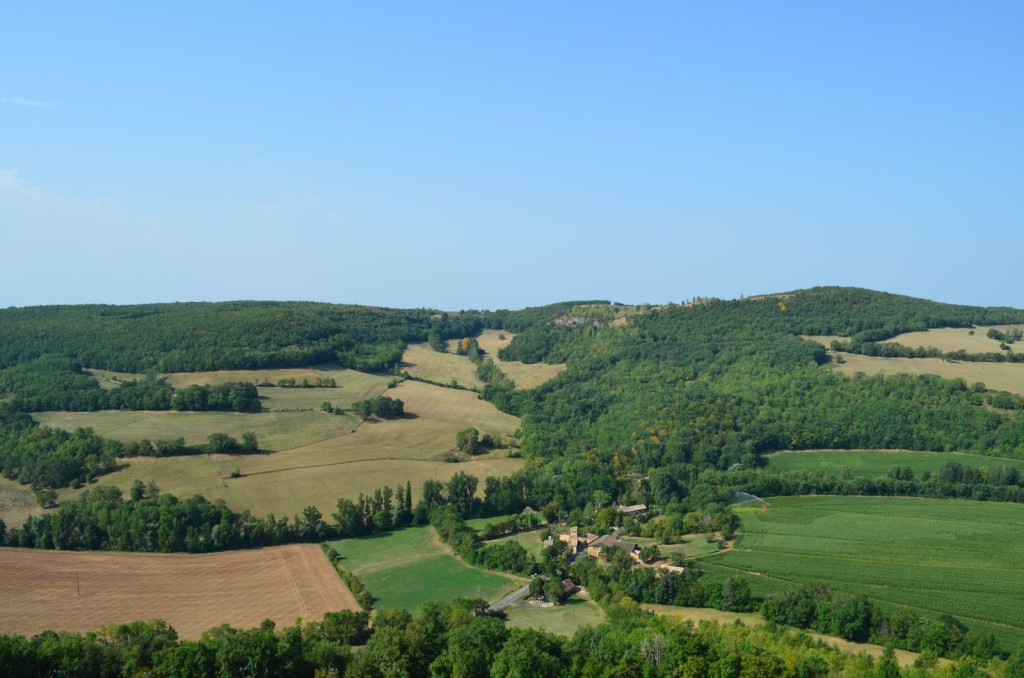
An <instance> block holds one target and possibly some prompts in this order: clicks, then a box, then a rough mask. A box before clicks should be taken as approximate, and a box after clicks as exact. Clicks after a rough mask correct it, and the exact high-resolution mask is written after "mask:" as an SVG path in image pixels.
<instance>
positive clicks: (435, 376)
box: [401, 342, 484, 389]
mask: <svg viewBox="0 0 1024 678" xmlns="http://www.w3.org/2000/svg"><path fill="white" fill-rule="evenodd" d="M449 344H450V345H452V346H453V347H452V348H451V349H450V350H451V352H450V353H438V352H437V351H435V350H434V349H432V348H430V345H429V344H410V345H409V347H408V348H407V349H405V353H403V354H402V365H401V368H402V369H403V370H405V371H406V372H408V373H409V374H411V375H413V376H414V377H422V378H424V379H430V380H431V381H436V382H438V383H441V384H448V383H450V382H451V381H452V380H453V379H454V380H455V381H456V382H457V383H458V384H460V385H462V386H466V387H468V388H473V389H481V388H483V387H484V382H483V381H481V379H480V377H478V376H476V365H474V364H473V362H472V361H471V360H470V359H469V358H467V357H466V356H464V355H457V354H456V353H455V349H454V345H453V342H449Z"/></svg>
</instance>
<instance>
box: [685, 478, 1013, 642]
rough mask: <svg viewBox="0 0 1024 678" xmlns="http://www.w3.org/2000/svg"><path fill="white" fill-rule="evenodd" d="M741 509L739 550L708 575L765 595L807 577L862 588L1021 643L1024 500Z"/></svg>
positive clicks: (821, 501)
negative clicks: (740, 581)
mask: <svg viewBox="0 0 1024 678" xmlns="http://www.w3.org/2000/svg"><path fill="white" fill-rule="evenodd" d="M770 503H771V506H772V508H771V509H770V510H768V511H761V510H740V511H738V513H740V515H741V517H742V521H743V524H742V528H741V530H740V536H739V538H738V539H737V540H736V543H735V545H734V548H733V549H732V550H731V551H727V552H725V553H723V554H721V555H718V556H713V557H710V558H705V559H703V560H702V561H701V565H702V567H703V568H704V569H705V571H706V572H707V573H708V576H709V577H711V578H712V579H724V578H725V577H728V576H731V575H734V574H740V575H742V576H744V577H745V578H746V579H747V581H749V582H750V585H751V588H752V590H753V592H754V593H755V594H757V595H765V594H768V593H775V592H779V591H783V590H786V589H789V588H791V587H793V586H795V585H797V584H799V583H802V582H824V583H827V584H829V585H830V586H831V587H832V588H833V589H834V590H836V591H840V592H845V593H851V594H864V595H866V596H867V597H868V598H870V599H872V600H874V601H875V602H876V603H878V604H879V606H881V607H882V608H883V609H884V610H886V611H887V612H892V611H894V610H895V609H897V608H908V609H912V610H914V611H915V612H917V613H918V614H920V615H922V616H925V617H936V616H938V615H940V614H942V613H949V614H952V615H954V616H956V617H958V618H960V619H961V620H963V621H964V622H965V623H966V624H967V625H968V626H969V627H970V628H971V629H973V630H976V631H980V632H983V633H993V634H995V636H996V639H997V641H998V643H999V644H1000V645H1001V646H1002V647H1003V648H1005V649H1012V648H1014V647H1015V646H1016V645H1017V644H1018V643H1020V642H1022V641H1024V605H1021V592H1022V591H1024V570H1022V569H1021V567H1020V564H1021V563H1022V562H1024V505H1019V504H1003V503H997V502H972V501H957V500H938V499H911V498H888V497H887V498H878V497H780V498H772V499H770Z"/></svg>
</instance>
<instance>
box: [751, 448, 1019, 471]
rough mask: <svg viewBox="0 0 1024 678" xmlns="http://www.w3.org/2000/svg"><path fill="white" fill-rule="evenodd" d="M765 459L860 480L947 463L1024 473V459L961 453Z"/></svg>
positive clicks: (817, 453)
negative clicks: (895, 470) (900, 469)
mask: <svg viewBox="0 0 1024 678" xmlns="http://www.w3.org/2000/svg"><path fill="white" fill-rule="evenodd" d="M764 459H765V460H766V461H767V462H768V468H769V469H770V470H773V471H826V472H829V473H832V474H834V475H837V476H838V475H839V474H840V473H842V472H844V471H847V470H849V472H850V473H852V474H853V475H854V477H857V478H877V477H879V476H884V475H886V474H887V473H889V469H891V468H892V467H893V466H905V467H910V468H911V469H913V471H914V475H915V476H916V477H918V478H919V477H920V476H921V474H922V473H924V472H925V471H929V472H931V473H935V472H936V471H937V470H938V469H939V467H940V466H942V465H943V464H945V463H947V462H957V463H959V464H962V465H964V466H967V467H970V468H985V467H988V468H994V467H997V466H1009V467H1012V468H1016V469H1018V470H1019V471H1022V472H1024V460H1021V459H1009V458H1006V457H986V456H984V455H980V454H960V453H958V452H909V451H902V450H808V451H806V452H803V451H801V452H776V453H775V454H770V455H768V456H766V457H764Z"/></svg>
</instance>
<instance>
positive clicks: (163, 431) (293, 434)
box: [32, 389, 359, 452]
mask: <svg viewBox="0 0 1024 678" xmlns="http://www.w3.org/2000/svg"><path fill="white" fill-rule="evenodd" d="M310 390H312V389H310ZM316 390H318V391H319V390H326V389H316ZM32 416H33V417H34V418H35V419H36V421H38V422H39V423H40V424H43V425H44V426H52V427H54V428H63V429H66V430H68V431H72V430H74V429H76V428H79V427H91V428H92V429H93V430H95V431H96V433H98V434H99V435H101V436H104V437H107V438H113V439H115V440H121V441H124V442H127V441H130V440H142V439H143V438H147V439H149V440H161V439H171V438H177V437H178V436H181V437H183V438H184V439H185V442H186V444H189V445H202V444H205V443H206V442H207V439H208V438H209V436H210V434H211V433H226V434H228V435H230V436H234V437H235V438H237V439H241V437H242V434H243V433H244V432H246V431H253V432H255V433H256V435H257V437H258V438H259V443H260V449H263V450H269V451H273V452H276V451H281V450H289V449H294V448H296V447H302V446H304V445H311V444H313V443H317V442H320V441H324V440H329V439H332V438H337V437H338V436H344V435H348V434H350V433H352V432H353V431H355V430H356V426H357V425H358V421H359V420H358V419H357V418H355V417H351V416H348V415H329V414H325V413H323V412H316V411H312V410H306V411H301V412H260V413H258V414H244V413H241V412H175V411H173V410H171V411H159V412H143V411H122V410H104V411H101V412H38V413H36V414H33V415H32Z"/></svg>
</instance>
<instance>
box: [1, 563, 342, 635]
mask: <svg viewBox="0 0 1024 678" xmlns="http://www.w3.org/2000/svg"><path fill="white" fill-rule="evenodd" d="M76 572H77V575H78V584H77V585H76ZM76 586H78V587H80V591H81V594H80V595H79V594H78V592H77V591H78V590H79V589H77V588H76ZM0 600H3V601H4V603H3V605H0V632H2V633H21V634H25V635H33V634H36V633H39V632H41V631H43V630H45V629H53V630H55V631H77V632H86V631H94V630H96V629H98V628H100V627H101V626H103V625H106V624H121V623H127V622H131V621H136V620H148V619H163V620H164V621H166V622H167V623H168V624H170V625H171V626H173V627H174V628H175V629H177V631H178V635H179V636H180V637H182V638H185V639H198V638H199V637H200V636H201V635H202V633H203V632H204V631H206V630H208V629H211V628H213V627H215V626H219V625H220V624H231V625H232V626H234V627H236V628H253V627H256V626H259V624H260V622H261V621H263V620H264V619H273V620H274V621H275V622H276V623H277V624H278V626H290V625H291V624H293V623H294V622H295V618H296V617H302V619H303V620H304V621H315V620H319V619H321V618H323V615H324V613H325V612H332V611H338V610H359V609H360V607H359V605H358V604H357V603H356V601H355V598H354V597H353V596H352V593H351V592H350V591H349V590H348V588H347V587H346V586H345V584H344V583H343V582H342V581H341V579H340V577H338V574H337V573H336V572H335V571H334V568H333V567H332V566H331V564H330V563H329V562H328V561H327V558H326V557H325V556H324V554H323V552H322V551H321V550H320V548H319V547H317V546H315V545H312V544H296V545H292V546H277V547H273V548H266V549H259V550H252V551H229V552H225V553H214V554H203V555H167V554H149V553H146V554H143V553H98V552H92V553H88V552H86V553H82V552H65V551H41V550H31V549H6V548H5V549H0Z"/></svg>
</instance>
